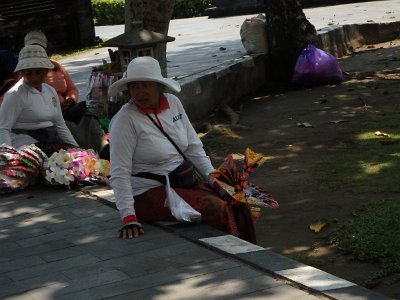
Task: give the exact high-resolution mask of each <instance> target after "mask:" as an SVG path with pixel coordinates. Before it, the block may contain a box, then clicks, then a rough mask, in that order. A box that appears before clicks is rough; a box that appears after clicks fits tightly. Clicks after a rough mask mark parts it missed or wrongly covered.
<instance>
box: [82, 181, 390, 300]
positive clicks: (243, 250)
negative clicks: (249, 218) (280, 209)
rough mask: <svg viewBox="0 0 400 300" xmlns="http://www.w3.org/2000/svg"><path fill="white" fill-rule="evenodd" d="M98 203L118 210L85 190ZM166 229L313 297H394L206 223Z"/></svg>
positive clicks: (107, 198)
mask: <svg viewBox="0 0 400 300" xmlns="http://www.w3.org/2000/svg"><path fill="white" fill-rule="evenodd" d="M82 191H83V192H85V193H89V194H90V195H92V196H95V197H96V198H97V199H98V201H100V202H102V203H104V204H106V205H109V206H111V207H113V208H114V209H115V198H114V194H113V191H112V190H111V189H110V188H107V187H106V188H105V187H98V186H95V187H86V188H84V189H83V190H82ZM156 225H158V226H159V227H161V228H162V229H164V230H166V231H168V232H172V233H174V234H176V235H178V236H179V237H182V238H184V239H186V240H189V241H191V242H193V243H196V244H200V245H202V246H205V247H207V248H209V249H212V250H215V251H218V252H220V253H222V254H224V255H226V256H229V257H232V258H234V259H238V260H240V261H242V262H244V263H246V264H248V265H250V266H252V267H254V268H256V269H258V270H261V271H264V272H265V273H268V274H270V275H271V276H273V277H275V278H280V279H283V280H286V281H288V282H289V283H291V284H293V285H297V286H298V287H299V288H301V289H304V290H307V291H309V292H310V293H312V294H319V295H323V296H326V297H328V298H330V299H337V300H356V299H364V300H368V299H370V300H388V299H390V298H388V297H386V296H384V295H382V294H379V293H377V292H374V291H372V290H369V289H366V288H364V287H362V286H359V285H357V284H355V283H353V282H350V281H347V280H344V279H342V278H339V277H336V276H334V275H332V274H329V273H327V272H325V271H322V270H319V269H317V268H314V267H311V266H308V265H305V264H303V263H300V262H297V261H295V260H293V259H290V258H288V257H285V256H283V255H280V254H277V253H275V252H273V251H270V250H267V249H264V248H262V247H260V246H257V245H254V244H251V243H249V242H247V241H244V240H242V239H239V238H237V237H235V236H232V235H227V234H226V233H224V232H222V231H220V230H218V229H215V228H213V227H211V226H208V225H205V224H191V223H178V222H157V223H156Z"/></svg>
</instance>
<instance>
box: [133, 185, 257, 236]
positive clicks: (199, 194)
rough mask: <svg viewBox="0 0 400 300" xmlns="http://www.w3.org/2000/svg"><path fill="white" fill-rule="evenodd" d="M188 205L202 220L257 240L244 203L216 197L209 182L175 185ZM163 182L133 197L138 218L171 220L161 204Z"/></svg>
mask: <svg viewBox="0 0 400 300" xmlns="http://www.w3.org/2000/svg"><path fill="white" fill-rule="evenodd" d="M174 190H175V191H176V193H177V194H178V195H179V196H181V197H182V198H183V199H184V200H185V201H186V202H187V203H188V204H189V205H190V206H191V207H193V208H194V209H195V210H197V211H198V212H200V213H201V215H202V222H203V223H206V224H208V225H211V226H213V227H215V228H217V229H219V230H221V231H224V232H226V233H228V234H231V235H233V236H237V237H239V238H241V239H243V240H246V241H249V242H251V243H253V244H256V243H257V240H256V234H255V229H254V223H253V220H252V217H251V213H250V210H249V207H248V206H247V205H246V204H245V203H237V204H236V203H235V204H234V205H231V204H230V203H229V202H227V201H225V200H223V199H221V198H220V197H218V196H217V195H216V194H215V193H214V192H213V190H212V189H211V188H210V187H209V186H208V185H201V186H197V187H195V188H193V189H184V188H174ZM165 198H166V193H165V186H160V187H157V188H153V189H150V190H148V191H146V192H144V193H143V194H141V195H139V196H136V197H135V210H136V215H137V217H138V220H139V221H143V222H154V221H174V220H175V219H174V217H173V216H172V214H171V211H170V209H169V208H168V207H164V202H165Z"/></svg>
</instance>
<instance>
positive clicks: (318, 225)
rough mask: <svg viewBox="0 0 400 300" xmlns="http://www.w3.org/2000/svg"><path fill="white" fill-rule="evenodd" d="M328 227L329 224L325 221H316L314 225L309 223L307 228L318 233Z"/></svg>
mask: <svg viewBox="0 0 400 300" xmlns="http://www.w3.org/2000/svg"><path fill="white" fill-rule="evenodd" d="M328 225H329V223H328V221H327V220H326V219H318V220H316V221H315V222H314V223H311V224H310V225H309V226H308V227H309V228H310V230H311V231H314V232H315V233H318V232H320V231H321V230H322V229H324V228H325V227H326V226H328Z"/></svg>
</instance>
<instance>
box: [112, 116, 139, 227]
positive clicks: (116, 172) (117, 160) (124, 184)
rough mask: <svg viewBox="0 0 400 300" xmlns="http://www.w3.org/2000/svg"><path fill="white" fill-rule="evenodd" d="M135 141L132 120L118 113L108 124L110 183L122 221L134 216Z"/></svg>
mask: <svg viewBox="0 0 400 300" xmlns="http://www.w3.org/2000/svg"><path fill="white" fill-rule="evenodd" d="M136 140H137V139H136V132H135V129H134V126H133V120H132V119H131V118H129V116H127V115H126V114H125V112H124V111H120V113H118V114H116V115H115V116H114V118H113V120H112V121H111V124H110V167H111V178H110V183H111V187H112V188H113V190H114V196H115V202H116V206H117V209H118V210H119V212H120V214H121V218H122V219H123V218H124V217H126V216H128V215H134V214H135V209H134V199H133V194H132V183H131V174H132V161H133V153H134V151H135V148H136ZM139 221H140V220H139Z"/></svg>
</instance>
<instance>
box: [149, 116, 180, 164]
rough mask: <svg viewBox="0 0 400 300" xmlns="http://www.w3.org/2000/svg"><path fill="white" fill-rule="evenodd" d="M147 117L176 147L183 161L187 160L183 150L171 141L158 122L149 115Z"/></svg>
mask: <svg viewBox="0 0 400 300" xmlns="http://www.w3.org/2000/svg"><path fill="white" fill-rule="evenodd" d="M146 116H147V117H148V118H149V119H150V120H151V121H152V122H153V123H154V125H156V127H157V128H158V129H160V131H161V132H162V133H163V134H164V135H165V137H166V138H167V139H168V140H169V141H170V142H171V144H172V145H174V147H175V148H176V150H177V151H178V152H179V154H180V155H182V157H183V159H184V160H187V158H186V156H185V154H183V152H182V150H181V149H179V147H178V145H177V144H176V143H175V142H174V140H173V139H171V137H170V136H169V135H168V134H167V133H166V132H165V131H164V129H162V127H161V126H159V125H158V124H157V122H156V121H155V120H154V119H153V118H152V117H151V116H150V115H149V114H146Z"/></svg>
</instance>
